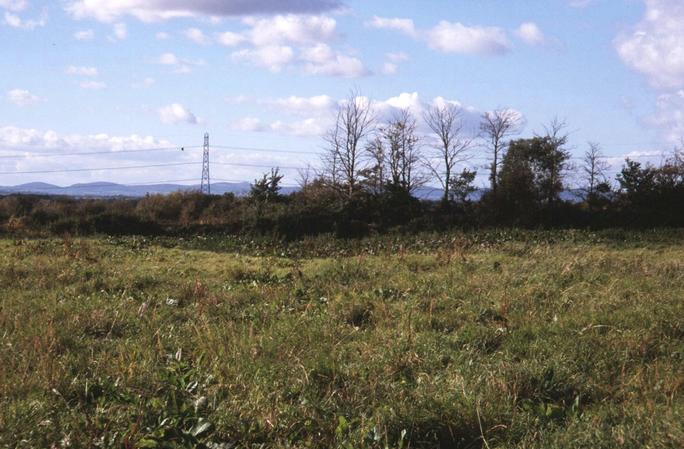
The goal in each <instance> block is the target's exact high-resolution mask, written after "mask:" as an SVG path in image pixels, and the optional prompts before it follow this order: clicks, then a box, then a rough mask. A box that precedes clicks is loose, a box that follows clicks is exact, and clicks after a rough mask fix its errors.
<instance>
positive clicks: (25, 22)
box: [4, 10, 48, 31]
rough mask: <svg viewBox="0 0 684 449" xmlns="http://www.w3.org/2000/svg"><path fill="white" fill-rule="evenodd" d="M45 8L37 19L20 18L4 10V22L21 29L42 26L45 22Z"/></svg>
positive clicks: (32, 28) (46, 17)
mask: <svg viewBox="0 0 684 449" xmlns="http://www.w3.org/2000/svg"><path fill="white" fill-rule="evenodd" d="M47 19H48V16H47V10H43V12H42V13H41V15H40V16H39V17H38V18H37V19H22V18H21V17H20V16H19V15H17V14H14V13H12V12H10V11H5V20H4V24H5V25H7V26H9V27H12V28H19V29H22V30H28V31H30V30H34V29H36V28H41V27H44V26H45V25H46V24H47Z"/></svg>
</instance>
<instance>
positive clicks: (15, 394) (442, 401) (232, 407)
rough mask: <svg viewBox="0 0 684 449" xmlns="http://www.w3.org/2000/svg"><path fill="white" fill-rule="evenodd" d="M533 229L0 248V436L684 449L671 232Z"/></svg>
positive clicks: (682, 253) (107, 441)
mask: <svg viewBox="0 0 684 449" xmlns="http://www.w3.org/2000/svg"><path fill="white" fill-rule="evenodd" d="M545 235H547V238H540V237H539V236H540V234H537V236H536V237H534V236H532V237H531V236H530V234H526V237H525V238H521V237H520V236H517V237H516V236H512V237H510V238H508V237H506V238H504V237H502V238H500V239H498V240H497V239H494V238H489V239H488V240H487V239H483V238H481V237H478V236H476V235H467V234H466V235H461V236H460V237H455V238H452V237H450V238H449V240H448V244H447V243H446V238H445V237H443V236H436V235H435V236H432V237H426V236H424V237H421V238H415V239H413V240H410V239H409V240H408V241H404V242H400V241H393V240H392V238H390V237H387V238H386V239H385V240H382V239H380V238H379V239H376V240H365V241H325V240H323V239H319V240H313V241H304V242H300V243H298V244H294V243H290V244H279V243H275V242H271V243H263V242H262V243H259V244H257V242H253V243H252V244H248V243H245V242H243V243H244V244H242V243H241V244H240V245H236V244H234V243H235V242H234V241H233V243H228V242H225V241H224V244H223V245H221V244H220V242H219V241H218V237H217V238H216V239H215V240H214V241H213V242H207V241H201V240H192V241H182V242H179V241H175V242H174V241H171V240H145V239H140V238H123V239H88V240H71V239H69V238H66V239H51V240H16V241H15V240H0V253H1V254H2V257H0V398H1V399H0V401H1V402H0V446H2V447H20V448H24V447H25V448H35V447H74V448H76V447H105V448H109V447H111V448H114V447H117V448H119V447H125V448H133V447H160V448H161V447H210V448H229V447H238V448H255V447H263V448H304V447H311V448H331V447H334V448H399V447H402V448H409V447H410V448H434V447H441V448H479V447H488V448H497V447H498V448H509V447H521V448H522V447H526V448H528V447H532V448H555V447H558V448H561V447H587V448H614V447H625V448H637V447H638V448H641V447H652V448H656V447H658V448H660V447H672V448H679V447H682V446H683V445H684V428H683V426H682V422H684V398H683V395H682V388H684V320H683V319H682V317H684V301H683V300H682V298H684V262H682V261H684V244H682V243H681V242H678V241H677V239H676V238H667V239H661V240H658V239H654V238H651V237H648V236H643V237H642V238H641V240H639V241H631V242H629V243H624V242H621V240H620V239H618V238H607V237H605V236H603V237H601V236H599V237H592V238H585V237H582V238H574V237H573V238H570V237H568V235H567V234H564V233H557V234H551V233H549V234H545ZM438 238H442V239H444V240H442V241H441V243H440V244H437V243H434V242H433V241H432V240H431V239H438ZM485 240H486V241H485ZM217 249H220V250H217Z"/></svg>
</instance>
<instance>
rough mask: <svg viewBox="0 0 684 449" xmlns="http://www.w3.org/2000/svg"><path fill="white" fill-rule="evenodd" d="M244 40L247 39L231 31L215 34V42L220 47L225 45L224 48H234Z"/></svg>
mask: <svg viewBox="0 0 684 449" xmlns="http://www.w3.org/2000/svg"><path fill="white" fill-rule="evenodd" d="M246 40H247V38H246V37H245V36H243V35H242V34H240V33H234V32H232V31H225V32H223V33H216V41H217V42H218V43H219V44H221V45H225V46H226V47H235V46H237V45H240V44H242V43H244V42H245V41H246Z"/></svg>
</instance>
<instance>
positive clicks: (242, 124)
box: [230, 117, 267, 132]
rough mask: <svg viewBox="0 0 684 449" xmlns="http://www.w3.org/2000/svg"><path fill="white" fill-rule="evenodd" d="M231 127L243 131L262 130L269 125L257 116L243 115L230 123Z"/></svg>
mask: <svg viewBox="0 0 684 449" xmlns="http://www.w3.org/2000/svg"><path fill="white" fill-rule="evenodd" d="M230 127H231V129H234V130H235V131H243V132H262V131H265V130H266V129H267V127H266V126H265V125H264V124H263V123H262V122H261V119H258V118H256V117H243V118H241V119H239V120H236V121H234V122H233V123H231V124H230Z"/></svg>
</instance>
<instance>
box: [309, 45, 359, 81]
mask: <svg viewBox="0 0 684 449" xmlns="http://www.w3.org/2000/svg"><path fill="white" fill-rule="evenodd" d="M300 59H301V60H302V61H304V72H305V73H308V74H311V75H326V76H336V77H343V78H358V77H361V76H365V75H368V74H369V73H370V72H369V70H368V69H366V67H365V66H364V65H363V62H361V60H360V59H358V58H356V57H353V56H349V55H345V54H343V53H340V52H338V51H334V50H333V49H331V48H330V47H329V46H328V45H326V44H318V45H315V46H313V47H309V48H306V49H304V50H303V51H302V53H301V55H300Z"/></svg>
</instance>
